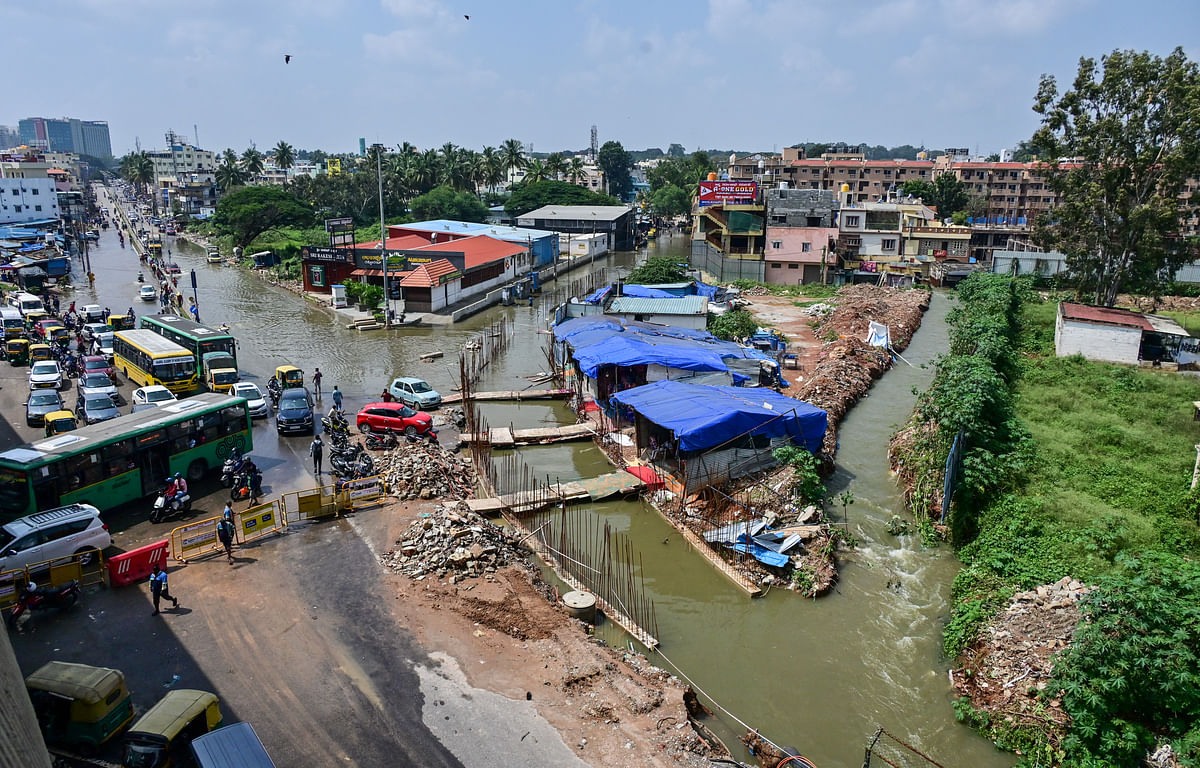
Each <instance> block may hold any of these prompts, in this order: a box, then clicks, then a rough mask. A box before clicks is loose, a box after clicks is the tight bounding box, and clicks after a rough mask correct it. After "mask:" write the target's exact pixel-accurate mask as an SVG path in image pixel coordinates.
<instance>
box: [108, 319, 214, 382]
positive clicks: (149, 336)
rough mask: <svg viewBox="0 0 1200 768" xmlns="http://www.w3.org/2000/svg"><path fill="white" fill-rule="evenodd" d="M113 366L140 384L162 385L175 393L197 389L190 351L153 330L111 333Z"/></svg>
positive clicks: (194, 366)
mask: <svg viewBox="0 0 1200 768" xmlns="http://www.w3.org/2000/svg"><path fill="white" fill-rule="evenodd" d="M113 366H114V367H115V368H116V369H117V370H119V371H120V372H121V373H123V374H125V378H127V379H129V380H130V381H131V382H134V383H136V384H137V385H138V386H141V387H149V386H151V385H153V384H161V385H163V386H164V387H166V388H167V389H169V390H171V391H172V392H174V393H175V394H181V393H187V392H191V391H192V390H193V389H195V388H196V360H195V359H194V358H193V357H192V353H191V352H188V351H187V350H186V349H184V348H183V347H181V346H179V345H178V344H176V343H175V342H173V341H169V340H168V339H165V338H163V337H162V336H160V335H158V334H157V333H155V332H154V331H147V330H136V331H117V332H116V333H114V334H113Z"/></svg>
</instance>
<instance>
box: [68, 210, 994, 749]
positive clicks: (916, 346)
mask: <svg viewBox="0 0 1200 768" xmlns="http://www.w3.org/2000/svg"><path fill="white" fill-rule="evenodd" d="M166 245H167V246H169V247H170V248H171V249H172V257H173V258H174V260H176V261H177V262H178V263H179V265H180V267H182V269H183V276H182V278H181V283H182V282H184V281H186V280H188V273H189V271H190V270H193V269H194V270H195V271H196V277H197V285H198V288H199V291H198V293H199V301H200V314H201V317H202V318H203V319H204V320H205V321H206V322H208V323H210V324H213V325H217V324H220V323H221V322H227V323H229V325H230V326H231V329H232V332H233V333H234V335H235V336H236V337H237V339H238V344H239V347H238V358H239V363H240V364H241V366H242V367H243V369H244V376H245V378H247V379H248V380H251V381H258V382H260V384H261V383H262V382H265V380H266V378H267V377H268V376H270V374H271V372H272V371H273V370H274V368H275V366H277V365H281V364H284V363H290V364H293V365H298V366H299V367H301V368H303V369H304V370H305V372H306V377H307V376H308V375H311V372H312V370H313V369H314V368H315V367H320V368H321V370H322V372H323V373H324V384H323V386H324V389H325V397H326V406H327V404H328V393H329V392H330V391H331V390H332V388H333V387H334V385H337V386H338V387H339V388H340V389H342V390H343V391H344V392H345V397H346V402H345V405H346V409H347V410H348V411H350V412H351V413H353V411H355V410H357V408H358V407H359V406H360V405H361V404H362V403H364V402H368V401H371V400H374V399H376V397H377V395H378V394H379V393H380V391H381V390H382V388H383V387H384V385H385V384H386V383H387V382H388V381H390V379H391V377H393V376H399V375H410V376H419V377H421V378H424V379H426V380H427V381H429V382H430V383H431V384H432V385H433V386H434V387H435V388H436V389H438V390H439V391H441V392H442V393H443V394H447V393H450V392H453V391H454V386H455V385H456V380H457V375H458V367H457V360H458V354H457V353H458V351H459V348H460V347H461V345H462V343H463V342H464V341H465V340H466V339H467V338H468V337H469V336H470V334H471V333H472V332H474V331H476V330H477V329H479V328H482V327H485V326H486V325H487V324H488V323H490V322H492V321H493V320H495V319H496V318H498V317H501V316H507V317H509V318H510V320H511V321H512V322H513V323H514V325H515V328H516V333H515V335H514V339H513V341H512V343H511V345H510V347H509V349H508V351H507V352H506V353H505V354H504V356H503V357H502V358H500V359H497V360H495V361H494V362H493V363H492V364H491V365H490V366H489V368H488V369H487V370H486V371H485V375H484V378H483V380H482V381H481V382H480V384H479V389H480V390H489V389H522V388H525V387H528V386H530V382H529V380H528V379H526V378H525V377H526V376H528V375H531V374H535V373H537V372H538V371H541V370H544V369H545V368H546V359H545V347H546V343H547V337H546V336H545V335H544V334H543V333H541V332H543V331H544V330H545V329H546V318H547V316H548V314H549V313H550V312H551V311H552V307H549V306H544V305H535V306H533V307H509V308H501V307H497V308H493V309H490V310H488V311H486V312H483V313H481V314H479V315H477V316H475V317H473V318H470V319H468V320H467V321H466V322H464V323H460V324H458V325H456V326H453V327H450V328H435V329H405V330H397V331H386V332H385V331H374V332H367V333H360V332H356V331H351V330H347V329H346V328H345V327H344V323H345V322H346V321H345V320H343V319H341V318H339V317H336V316H335V315H333V313H331V312H330V311H328V310H325V309H322V308H318V307H315V306H313V305H312V304H310V303H308V302H305V301H304V300H302V299H301V298H299V297H297V296H296V295H295V294H292V293H290V292H288V291H286V290H284V289H281V288H277V287H274V286H271V285H268V284H267V283H266V282H264V281H263V280H261V279H260V278H259V277H258V276H255V275H253V274H250V273H248V272H246V271H244V270H241V269H235V268H231V267H228V266H218V265H210V264H207V263H206V262H205V260H204V253H203V250H202V249H200V248H197V247H195V246H189V245H184V244H182V243H180V242H178V241H174V240H172V239H170V238H168V239H167V240H166ZM686 247H687V239H686V236H685V235H681V234H675V235H674V237H671V238H664V239H660V240H659V241H657V242H656V243H653V244H652V245H651V248H650V251H651V253H652V254H663V255H670V256H674V257H678V258H681V259H682V258H686ZM634 258H635V255H633V254H619V255H617V256H614V257H610V258H609V259H608V260H606V261H605V262H602V263H600V264H599V265H598V266H622V267H624V266H629V265H630V264H631V263H632V261H633V259H634ZM92 262H93V271H94V272H95V273H96V275H97V283H96V286H95V287H94V288H92V289H89V288H87V287H86V281H82V282H83V285H84V287H82V288H81V289H79V290H77V291H76V295H75V297H74V298H75V300H76V301H78V302H79V303H80V304H83V303H90V302H93V301H94V302H96V303H100V304H101V305H102V306H103V305H107V306H109V307H111V308H112V309H113V311H114V312H115V311H119V310H122V309H124V308H125V307H126V306H127V305H129V304H133V305H134V309H135V310H136V311H137V312H138V313H139V314H141V313H143V312H144V311H150V310H153V309H156V305H154V306H152V305H150V304H148V303H147V304H142V303H141V302H138V301H137V300H136V293H137V288H138V285H137V281H136V275H137V272H138V270H139V267H140V264H139V262H138V260H137V258H136V256H135V255H134V252H133V251H132V250H131V249H129V248H126V249H121V248H120V246H119V244H118V242H117V238H116V235H115V232H114V231H113V230H112V229H110V230H108V231H106V232H104V233H103V234H102V235H101V240H100V243H99V245H98V247H93V250H92ZM81 271H82V270H80V269H79V268H78V267H77V272H81ZM148 274H149V273H147V275H148ZM77 284H78V282H77ZM190 293H191V292H190V290H186V291H185V294H187V295H190ZM949 303H950V302H949V299H947V298H946V297H945V296H941V295H935V297H934V300H933V303H932V305H931V308H930V310H929V312H928V313H927V314H926V318H925V322H924V323H923V325H922V327H921V329H920V330H919V331H918V333H917V334H916V336H915V337H914V339H913V341H912V343H911V344H910V346H909V348H908V349H907V350H906V351H905V353H904V356H905V358H906V359H907V360H908V361H910V362H911V363H912V364H913V365H914V366H916V367H910V366H909V365H907V364H905V363H902V362H901V363H897V365H896V367H894V368H893V369H892V370H891V371H890V372H889V373H887V374H886V375H885V376H884V377H883V378H882V379H881V380H880V381H878V382H876V384H875V385H874V387H873V388H872V389H871V391H870V395H869V396H868V397H867V398H865V399H864V400H863V401H862V402H861V403H859V404H858V405H857V406H856V407H855V408H854V410H853V411H851V413H850V415H849V417H848V418H847V419H846V420H845V421H844V422H843V425H842V429H841V446H840V450H839V453H838V456H837V466H838V469H837V472H836V473H835V474H834V476H833V477H832V478H830V479H829V481H828V486H829V490H830V492H831V493H832V494H837V493H840V492H841V491H843V490H849V491H851V492H852V493H853V495H854V498H855V502H854V504H853V505H852V506H850V508H849V528H850V531H851V532H852V533H853V534H854V535H855V536H856V537H858V539H859V540H860V541H861V546H860V547H859V548H858V549H856V550H854V551H852V552H849V553H844V554H843V555H842V556H841V558H840V571H841V578H840V580H839V582H838V584H837V588H836V590H835V591H834V592H833V593H832V594H830V595H829V596H827V597H824V598H821V599H819V600H805V599H802V598H800V597H798V596H797V595H796V594H795V593H792V592H789V591H786V590H783V589H775V590H772V591H771V592H770V593H769V594H768V595H767V596H766V597H764V598H762V599H758V600H751V599H749V598H747V597H746V596H745V595H744V593H743V592H742V591H741V590H740V589H738V588H737V587H736V586H734V585H733V584H732V583H730V582H729V581H728V580H726V579H725V577H723V576H722V575H720V574H719V573H717V572H716V571H715V570H714V569H713V568H712V567H711V566H709V565H708V564H707V562H705V561H704V560H703V559H702V558H701V557H699V556H698V555H697V554H696V553H694V552H692V551H690V550H689V548H688V546H687V545H686V544H685V543H684V542H683V541H682V539H681V538H680V537H679V536H678V534H676V533H675V531H674V529H673V528H671V527H670V526H669V525H668V524H667V523H666V522H665V521H663V520H662V518H661V517H660V516H659V515H658V514H657V513H656V512H655V511H654V510H653V509H651V508H650V507H648V506H646V505H644V504H642V503H641V502H637V501H633V502H630V501H617V502H608V503H601V504H595V505H592V506H591V509H592V510H593V511H594V512H595V514H597V515H600V516H602V517H603V518H604V519H606V520H607V521H608V522H609V523H610V524H611V526H612V527H613V528H614V529H615V530H617V531H621V532H624V533H626V534H627V535H628V536H629V537H631V539H632V540H633V542H634V545H635V547H636V548H637V551H638V552H639V553H640V555H641V558H642V564H643V565H642V575H643V577H644V579H645V584H646V590H647V592H648V594H649V595H650V596H651V597H652V598H653V600H654V601H655V604H656V613H657V621H658V629H659V639H660V640H661V641H662V650H663V652H664V653H665V654H666V656H667V657H669V659H670V661H671V662H673V663H674V664H675V665H678V668H679V669H680V670H681V671H682V672H683V673H684V674H686V675H687V676H688V677H689V678H691V680H693V681H694V683H695V684H696V685H697V686H699V688H700V689H702V691H703V692H704V693H705V694H707V695H708V696H709V697H711V698H712V699H713V700H715V701H716V702H717V703H718V704H719V705H720V706H721V707H723V708H725V709H727V710H728V711H729V712H731V713H733V716H736V717H737V718H740V719H741V720H742V721H744V722H745V723H747V724H749V725H750V726H752V727H755V728H758V729H760V730H761V732H762V733H763V734H764V735H765V736H767V737H768V738H770V739H771V740H773V741H775V742H777V743H780V744H792V745H795V746H796V747H798V748H799V749H800V750H801V751H802V752H803V753H804V754H805V755H807V756H808V757H809V758H810V759H812V760H813V761H815V762H816V763H817V764H818V765H820V766H822V768H839V767H844V766H852V765H853V766H857V765H859V764H861V759H862V747H863V745H864V744H865V743H866V740H867V739H868V737H869V736H870V735H871V734H872V733H873V732H874V731H875V729H876V727H878V726H883V727H884V728H886V729H887V730H888V731H889V732H891V733H893V734H895V735H897V736H899V737H900V738H902V739H904V740H906V741H908V742H909V743H911V744H913V745H914V746H916V747H918V748H919V749H921V750H922V751H925V752H926V753H928V754H929V755H930V756H932V757H933V758H934V759H935V760H938V761H939V762H941V763H943V764H945V765H951V764H956V765H972V766H977V767H980V768H991V767H992V766H995V768H1001V767H1002V766H1009V765H1011V764H1012V763H1013V759H1012V757H1011V756H1009V755H1006V754H1004V753H1001V752H999V751H997V750H996V749H995V748H994V747H992V745H991V744H990V743H989V742H987V741H986V740H984V739H982V738H980V737H979V736H977V735H976V734H975V733H974V732H972V731H971V730H969V729H968V728H966V727H965V726H962V725H959V724H957V723H955V721H954V718H953V711H952V708H951V706H950V702H951V700H952V697H953V692H952V690H951V689H950V687H949V684H948V680H947V675H946V670H947V666H948V662H947V660H945V659H944V658H942V656H941V651H940V648H941V631H942V626H943V623H944V621H945V618H946V616H947V615H948V613H949V608H950V599H949V592H950V583H951V580H952V579H953V577H954V575H955V573H956V572H957V569H958V563H957V560H956V558H955V557H954V554H953V552H952V551H951V550H950V549H949V548H948V547H941V548H935V549H925V548H923V547H922V545H921V542H920V539H919V537H917V536H910V537H902V538H897V537H893V536H891V535H889V534H888V533H887V530H886V524H887V522H888V520H889V519H890V518H891V516H892V515H893V514H902V513H903V509H902V505H901V502H900V498H899V493H898V490H897V488H896V486H895V483H894V481H893V479H892V478H891V477H890V475H889V473H888V464H887V458H886V452H887V441H888V438H889V436H890V435H891V433H892V431H893V430H894V428H895V426H897V425H899V424H900V423H902V422H903V421H904V420H905V419H906V417H907V415H908V412H909V410H910V408H911V406H912V403H913V395H912V394H911V389H912V388H913V387H914V386H915V387H918V388H921V387H923V386H925V385H926V384H927V383H928V380H929V378H930V376H931V373H932V372H931V370H929V369H925V368H921V367H920V366H921V365H922V364H924V363H929V362H931V361H932V360H933V359H934V357H936V355H937V354H939V353H940V352H941V351H943V350H944V349H945V347H946V330H945V315H946V312H947V309H948V304H949ZM139 304H141V306H138V305H139ZM143 307H144V308H145V309H143ZM434 351H440V352H442V353H444V357H442V358H440V359H438V360H435V361H433V362H430V363H422V362H420V357H421V355H423V354H425V353H428V352H434ZM483 412H484V414H485V416H486V417H487V419H488V421H489V422H490V424H491V425H492V426H499V425H501V424H508V423H510V422H511V423H513V424H515V425H517V426H526V427H532V426H540V425H545V424H549V423H568V422H569V421H571V420H572V417H571V415H570V413H569V411H568V410H567V409H566V407H565V406H564V405H563V404H561V403H554V402H534V403H525V404H520V405H510V404H485V405H484V407H483ZM308 439H309V438H307V437H287V438H277V437H275V435H274V429H273V424H272V423H270V422H268V424H267V425H264V426H260V427H258V428H257V429H256V435H255V452H256V453H264V454H267V455H271V456H274V457H276V458H277V459H279V465H280V468H281V469H283V468H284V466H286V467H287V468H288V470H289V473H291V474H295V475H297V476H299V475H300V474H301V473H302V472H303V464H304V462H303V461H302V459H303V454H304V453H305V451H306V449H307V442H308ZM519 450H520V451H521V453H522V456H523V458H524V460H525V461H526V463H527V464H529V465H530V466H532V467H534V468H535V470H536V471H537V472H538V474H539V475H545V476H547V477H549V478H551V479H554V478H558V479H561V480H564V481H565V480H569V479H574V478H579V477H590V476H595V475H598V474H603V473H605V472H608V471H611V467H610V466H609V464H608V462H607V461H606V459H605V457H604V455H603V453H602V452H601V451H600V450H599V449H598V448H596V447H594V446H593V445H592V444H591V443H575V444H563V445H556V446H542V447H528V448H522V449H519ZM268 480H270V478H268ZM838 515H839V516H840V509H839V510H838ZM605 638H606V639H608V640H609V641H610V642H614V643H619V644H625V643H627V642H628V641H627V639H624V638H623V637H622V636H619V635H616V634H614V633H608V634H605ZM652 660H653V656H652ZM662 666H665V667H667V668H668V669H669V668H670V667H669V666H668V665H667V664H665V663H663V664H662ZM733 716H730V715H728V714H723V713H718V717H717V718H716V720H715V721H713V722H712V723H711V725H712V726H713V727H714V730H716V731H717V732H718V735H720V736H721V737H722V738H723V739H724V740H725V742H726V743H727V744H728V745H729V746H730V747H731V748H733V749H734V751H735V753H736V752H737V751H738V747H739V745H738V743H737V737H738V736H740V735H741V733H743V732H744V730H745V729H744V728H743V727H742V726H741V725H739V724H738V723H737V722H736V721H735V720H734V718H733Z"/></svg>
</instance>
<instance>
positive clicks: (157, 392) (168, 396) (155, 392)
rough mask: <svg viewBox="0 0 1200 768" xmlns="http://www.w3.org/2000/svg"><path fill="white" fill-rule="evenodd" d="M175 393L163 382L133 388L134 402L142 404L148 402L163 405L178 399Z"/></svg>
mask: <svg viewBox="0 0 1200 768" xmlns="http://www.w3.org/2000/svg"><path fill="white" fill-rule="evenodd" d="M177 399H178V398H176V397H175V393H174V392H172V391H171V390H169V389H167V388H166V387H164V386H162V385H161V384H154V385H152V386H149V387H139V388H138V389H135V390H133V404H134V405H142V404H144V403H148V404H150V405H156V406H157V405H163V404H165V403H169V402H171V401H172V400H177Z"/></svg>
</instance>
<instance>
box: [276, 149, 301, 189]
mask: <svg viewBox="0 0 1200 768" xmlns="http://www.w3.org/2000/svg"><path fill="white" fill-rule="evenodd" d="M295 164H296V150H294V149H292V145H291V144H288V143H287V142H286V141H281V142H279V143H278V144H276V145H275V167H276V168H278V169H279V170H281V171H283V186H284V187H286V186H287V172H288V170H289V169H290V168H291V167H292V166H293V165H295Z"/></svg>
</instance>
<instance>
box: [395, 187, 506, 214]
mask: <svg viewBox="0 0 1200 768" xmlns="http://www.w3.org/2000/svg"><path fill="white" fill-rule="evenodd" d="M411 208H412V214H413V216H415V217H416V218H417V219H418V220H420V221H426V220H431V219H450V220H452V221H474V222H480V223H482V222H484V221H486V220H487V216H488V209H487V207H485V206H484V204H483V203H481V202H479V198H477V197H475V195H473V194H471V193H470V192H460V191H457V190H454V189H452V188H451V187H449V186H442V187H438V188H436V189H434V190H432V191H430V192H426V193H425V194H423V195H420V196H418V197H414V198H413V200H412V203H411Z"/></svg>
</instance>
